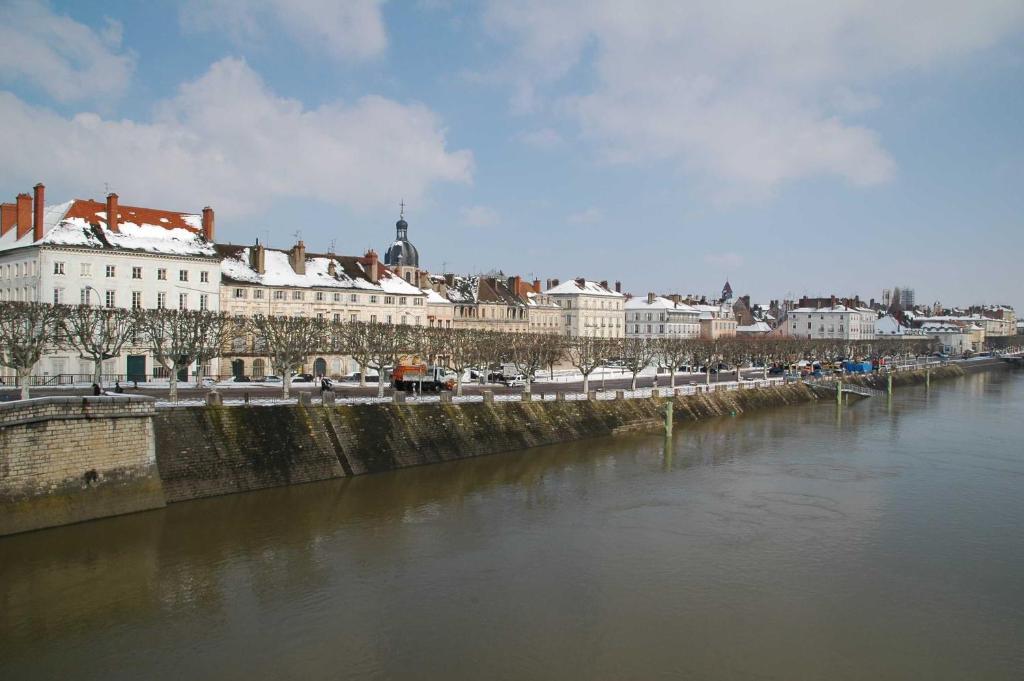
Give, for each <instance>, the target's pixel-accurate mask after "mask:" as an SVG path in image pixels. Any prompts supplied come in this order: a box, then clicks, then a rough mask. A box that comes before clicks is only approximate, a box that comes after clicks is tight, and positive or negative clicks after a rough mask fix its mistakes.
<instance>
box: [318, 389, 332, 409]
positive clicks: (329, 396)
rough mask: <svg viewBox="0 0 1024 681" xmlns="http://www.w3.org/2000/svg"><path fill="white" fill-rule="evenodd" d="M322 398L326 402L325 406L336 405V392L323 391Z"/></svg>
mask: <svg viewBox="0 0 1024 681" xmlns="http://www.w3.org/2000/svg"><path fill="white" fill-rule="evenodd" d="M320 397H321V398H322V399H323V401H324V406H327V405H329V404H334V391H333V390H322V391H320Z"/></svg>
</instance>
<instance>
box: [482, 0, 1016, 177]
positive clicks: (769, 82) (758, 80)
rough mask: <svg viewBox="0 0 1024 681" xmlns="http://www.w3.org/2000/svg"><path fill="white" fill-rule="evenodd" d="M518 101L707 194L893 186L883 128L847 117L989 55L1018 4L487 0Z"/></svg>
mask: <svg viewBox="0 0 1024 681" xmlns="http://www.w3.org/2000/svg"><path fill="white" fill-rule="evenodd" d="M486 22H487V25H488V27H489V28H490V30H491V32H492V34H493V35H494V36H495V37H496V38H498V39H500V40H505V41H506V42H508V43H509V44H510V45H511V46H512V48H513V53H514V54H513V57H512V58H511V60H510V62H511V63H510V64H508V63H507V64H504V65H502V66H500V67H498V68H496V69H495V71H494V73H499V74H502V75H505V76H506V77H509V76H508V74H514V75H513V76H512V77H510V78H509V83H508V84H509V88H510V92H511V94H510V101H511V103H512V106H513V107H516V108H523V104H524V102H526V103H527V104H528V106H527V107H526V110H529V111H546V112H552V111H554V112H558V113H562V114H566V115H568V116H569V117H571V118H572V119H574V120H576V121H578V122H579V124H580V125H581V128H582V131H583V133H584V135H585V137H587V138H588V139H591V140H593V141H595V142H596V143H597V144H598V145H599V147H600V148H601V149H602V151H603V152H604V154H605V156H606V158H607V159H609V160H611V161H613V162H635V163H643V162H648V161H650V160H668V161H670V162H674V163H676V164H678V165H679V166H680V167H681V168H683V169H684V170H686V171H689V172H691V173H692V174H694V175H696V176H697V177H699V178H701V179H703V180H705V181H707V182H708V183H709V184H711V185H712V186H713V187H714V188H715V191H716V193H720V194H727V195H732V196H742V195H746V196H761V195H765V194H768V193H770V192H772V191H773V190H774V189H775V188H776V187H778V186H779V185H780V184H783V183H785V182H787V181H791V180H796V179H800V178H804V177H809V176H816V175H822V174H829V175H835V176H838V177H841V178H844V179H846V180H847V181H849V182H851V183H854V184H857V185H870V184H874V183H879V182H884V181H886V180H888V179H889V178H890V177H891V176H892V175H893V173H894V171H895V164H894V161H893V159H892V158H891V157H890V155H889V154H888V153H887V152H886V150H885V148H884V147H883V144H882V140H880V139H879V137H878V135H877V134H876V133H875V132H874V131H872V130H870V129H868V128H865V127H863V126H860V125H855V124H851V123H849V122H848V121H845V120H843V116H846V115H850V114H856V113H859V112H862V111H864V110H867V109H869V108H872V107H874V106H878V104H879V102H878V100H877V98H876V97H875V96H874V95H873V94H872V93H871V92H870V91H869V89H870V85H871V83H872V82H874V81H875V80H876V79H879V78H884V77H887V76H889V75H891V74H893V73H896V72H899V71H900V70H904V69H917V68H925V67H930V66H933V65H935V64H938V63H940V62H942V61H944V60H948V59H951V58H956V57H958V56H962V55H964V54H966V53H969V52H972V51H976V50H979V49H984V48H986V47H989V46H991V45H993V44H995V43H996V42H997V41H999V40H1001V39H1004V38H1006V37H1008V36H1010V35H1012V34H1013V32H1015V31H1018V30H1019V29H1020V28H1021V26H1022V25H1024V3H1021V2H1020V0H984V1H976V2H970V3H965V2H961V1H960V0H905V1H904V2H900V3H897V4H891V3H890V4H875V3H864V2H862V1H861V0H834V1H833V2H820V1H819V0H787V1H783V2H773V3H751V2H749V1H748V0H697V1H691V2H683V1H681V0H648V1H646V2H636V3H623V2H620V1H619V0H526V1H524V2H519V3H509V2H503V1H502V0H492V2H491V4H490V6H489V10H488V12H487V14H486Z"/></svg>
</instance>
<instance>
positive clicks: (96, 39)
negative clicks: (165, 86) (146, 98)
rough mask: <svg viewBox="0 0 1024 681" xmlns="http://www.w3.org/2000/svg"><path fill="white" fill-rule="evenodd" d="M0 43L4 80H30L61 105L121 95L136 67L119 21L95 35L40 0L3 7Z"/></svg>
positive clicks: (108, 23)
mask: <svg viewBox="0 0 1024 681" xmlns="http://www.w3.org/2000/svg"><path fill="white" fill-rule="evenodd" d="M0 45H2V46H3V48H2V49H0V82H5V83H8V84H12V83H16V82H27V83H30V84H31V85H32V86H33V87H36V88H39V89H40V90H42V91H43V92H45V93H46V94H47V95H49V96H50V97H52V98H54V99H55V100H57V101H60V102H70V101H77V100H87V99H99V98H100V97H105V96H108V95H118V94H120V93H121V92H123V91H124V89H125V88H126V87H127V86H128V82H129V81H130V80H131V76H132V71H133V70H134V67H135V59H134V57H133V56H132V55H131V54H130V53H129V52H126V51H125V50H123V49H122V48H121V24H120V23H119V22H117V21H114V20H112V19H106V20H105V24H104V27H103V29H102V30H100V31H95V30H93V29H92V28H90V27H88V26H86V25H85V24H81V23H79V22H77V21H75V20H74V19H72V18H70V17H68V16H64V15H60V14H55V13H54V12H53V10H51V9H50V7H49V5H48V4H47V3H45V2H41V1H39V2H37V1H32V0H14V1H13V2H9V3H6V4H4V5H3V6H2V7H0Z"/></svg>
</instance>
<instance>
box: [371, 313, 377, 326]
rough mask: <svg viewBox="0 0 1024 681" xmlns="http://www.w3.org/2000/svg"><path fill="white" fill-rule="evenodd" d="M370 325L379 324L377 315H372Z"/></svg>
mask: <svg viewBox="0 0 1024 681" xmlns="http://www.w3.org/2000/svg"><path fill="white" fill-rule="evenodd" d="M370 323H371V324H376V323H377V315H375V314H372V315H370Z"/></svg>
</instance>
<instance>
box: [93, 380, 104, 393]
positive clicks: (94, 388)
mask: <svg viewBox="0 0 1024 681" xmlns="http://www.w3.org/2000/svg"><path fill="white" fill-rule="evenodd" d="M102 392H103V391H102V390H100V386H99V384H98V383H93V384H92V394H93V395H99V394H101V393H102Z"/></svg>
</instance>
